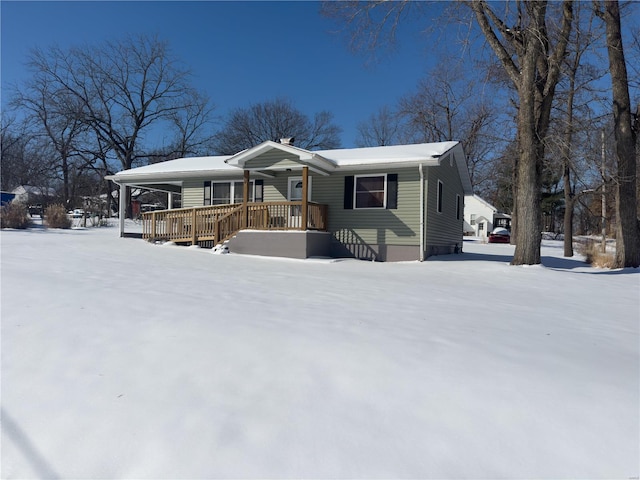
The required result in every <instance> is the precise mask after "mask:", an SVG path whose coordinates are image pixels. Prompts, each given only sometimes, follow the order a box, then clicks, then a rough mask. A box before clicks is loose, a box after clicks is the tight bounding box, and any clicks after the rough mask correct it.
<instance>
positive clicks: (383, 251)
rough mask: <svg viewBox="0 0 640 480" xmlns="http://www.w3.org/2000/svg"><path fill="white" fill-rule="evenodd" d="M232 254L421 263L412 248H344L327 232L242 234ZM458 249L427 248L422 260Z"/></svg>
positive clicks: (235, 240) (417, 250)
mask: <svg viewBox="0 0 640 480" xmlns="http://www.w3.org/2000/svg"><path fill="white" fill-rule="evenodd" d="M228 246H229V251H230V252H231V253H240V254H244V255H263V256H267V257H285V258H310V257H332V258H358V259H361V260H371V261H376V262H406V261H416V260H419V259H420V247H418V246H414V245H378V244H363V243H357V244H345V243H341V242H338V241H337V240H336V238H335V237H333V236H332V235H331V234H330V233H328V232H318V231H312V230H307V231H304V232H301V231H266V230H242V231H240V232H238V233H237V234H236V235H235V236H234V237H233V238H231V239H230V240H229V242H228ZM460 246H461V244H460V245H455V244H452V245H427V248H426V251H425V255H424V258H427V257H430V256H433V255H449V254H452V253H459V252H460V251H461V249H460Z"/></svg>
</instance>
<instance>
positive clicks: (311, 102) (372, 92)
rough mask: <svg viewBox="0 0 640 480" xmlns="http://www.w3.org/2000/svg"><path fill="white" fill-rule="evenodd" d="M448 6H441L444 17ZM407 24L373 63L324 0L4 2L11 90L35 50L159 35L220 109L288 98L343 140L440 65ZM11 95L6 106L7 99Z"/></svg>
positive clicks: (350, 140) (351, 142)
mask: <svg viewBox="0 0 640 480" xmlns="http://www.w3.org/2000/svg"><path fill="white" fill-rule="evenodd" d="M443 5H444V4H440V5H435V6H433V7H432V9H433V18H434V19H435V18H436V17H437V16H438V15H439V14H440V13H441V10H442V7H443ZM424 21H425V18H422V20H421V23H419V22H406V23H405V24H404V28H403V29H402V32H401V36H400V39H399V40H400V41H399V46H398V48H397V49H396V51H395V53H394V54H392V55H386V56H384V57H383V58H382V60H380V61H379V62H377V63H376V64H374V65H371V64H370V63H367V59H366V58H365V57H364V56H363V55H355V54H353V53H351V52H349V49H348V47H347V43H346V40H345V38H344V36H340V35H338V34H335V33H332V32H335V30H336V29H337V26H336V25H335V24H334V23H333V22H332V21H331V20H329V19H326V18H324V17H322V16H321V15H320V4H319V3H317V2H259V1H255V2H207V1H197V2H171V1H147V2H129V1H121V2H56V1H50V2H26V1H25V2H10V1H5V0H3V1H2V2H1V22H2V25H1V27H2V29H1V31H2V34H1V35H2V36H1V40H2V44H1V45H2V46H1V48H2V52H1V54H2V70H1V75H2V89H3V91H4V92H5V93H6V91H7V90H6V87H7V86H8V85H9V84H11V83H18V84H19V83H20V82H21V81H23V80H24V79H25V78H27V75H28V74H27V71H26V69H25V67H24V62H25V60H26V58H27V56H28V53H29V50H30V49H31V48H33V47H36V46H37V47H47V46H49V45H52V44H57V45H59V46H61V47H63V48H65V47H70V46H74V45H79V44H80V45H81V44H86V43H89V44H91V43H97V42H100V41H103V40H108V39H117V38H119V37H121V36H122V35H123V34H126V33H146V34H157V35H159V37H160V38H162V39H164V40H167V41H168V42H169V45H170V47H171V49H172V51H173V53H174V54H175V55H176V56H177V57H178V58H180V59H181V60H182V61H184V62H185V63H186V64H187V65H188V66H189V67H190V68H191V70H192V71H193V74H194V77H193V83H194V86H196V87H197V88H199V89H201V90H203V91H206V92H207V93H208V94H209V96H210V97H211V99H212V101H213V102H214V103H215V105H216V115H219V116H221V117H222V116H224V115H225V114H226V113H228V112H229V111H230V110H231V109H233V108H236V107H246V106H248V105H250V104H252V103H256V102H262V101H266V100H271V99H273V98H275V97H286V98H289V99H291V100H292V101H293V103H294V105H295V106H296V107H298V108H299V109H300V110H302V111H303V112H304V113H306V114H308V115H309V116H312V115H313V114H314V113H316V112H318V111H321V110H328V111H330V112H332V113H333V114H334V120H335V123H336V124H338V125H339V126H340V127H341V128H342V129H343V134H342V146H343V147H352V146H355V138H356V126H357V124H358V122H360V121H363V120H366V119H367V118H368V117H369V116H370V115H371V114H372V113H374V112H375V111H377V110H378V108H379V107H381V106H382V105H385V104H390V105H392V104H394V103H395V102H396V101H397V100H398V98H399V97H401V96H402V95H404V94H407V93H409V92H411V91H412V90H413V89H414V88H415V87H416V84H417V82H418V80H419V79H420V78H421V77H422V76H424V75H425V74H426V73H427V72H428V71H429V70H430V69H431V68H433V67H434V65H436V62H437V61H438V58H437V55H436V54H435V52H434V49H433V44H430V43H429V41H428V38H427V36H426V35H425V34H423V33H422V32H421V28H422V27H423V26H424ZM5 97H6V95H3V98H2V101H3V103H4V102H5V101H6V98H5Z"/></svg>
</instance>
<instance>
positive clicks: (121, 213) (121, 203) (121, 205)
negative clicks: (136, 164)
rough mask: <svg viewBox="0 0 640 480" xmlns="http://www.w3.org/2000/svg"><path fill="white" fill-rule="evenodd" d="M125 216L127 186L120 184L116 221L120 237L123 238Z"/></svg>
mask: <svg viewBox="0 0 640 480" xmlns="http://www.w3.org/2000/svg"><path fill="white" fill-rule="evenodd" d="M126 215H127V186H126V185H125V184H123V183H121V184H120V194H119V195H118V221H119V224H120V236H121V237H124V217H125V216H126Z"/></svg>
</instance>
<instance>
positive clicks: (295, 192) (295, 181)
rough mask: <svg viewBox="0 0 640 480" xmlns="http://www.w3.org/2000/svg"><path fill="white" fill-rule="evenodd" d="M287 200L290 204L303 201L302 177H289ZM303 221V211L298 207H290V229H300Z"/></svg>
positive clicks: (309, 193) (309, 197) (309, 188)
mask: <svg viewBox="0 0 640 480" xmlns="http://www.w3.org/2000/svg"><path fill="white" fill-rule="evenodd" d="M308 179H309V187H308V195H307V198H308V200H311V177H310V176H309V177H308ZM287 192H288V193H287V200H289V201H290V202H300V201H301V200H302V177H289V185H288V189H287ZM301 220H302V209H301V207H300V206H298V205H291V206H290V207H289V227H290V228H300V222H301Z"/></svg>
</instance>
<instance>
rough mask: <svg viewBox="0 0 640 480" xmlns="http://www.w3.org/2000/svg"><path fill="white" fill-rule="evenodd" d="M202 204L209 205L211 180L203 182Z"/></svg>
mask: <svg viewBox="0 0 640 480" xmlns="http://www.w3.org/2000/svg"><path fill="white" fill-rule="evenodd" d="M202 204H203V205H211V181H210V180H209V181H207V182H204V201H203V202H202Z"/></svg>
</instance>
